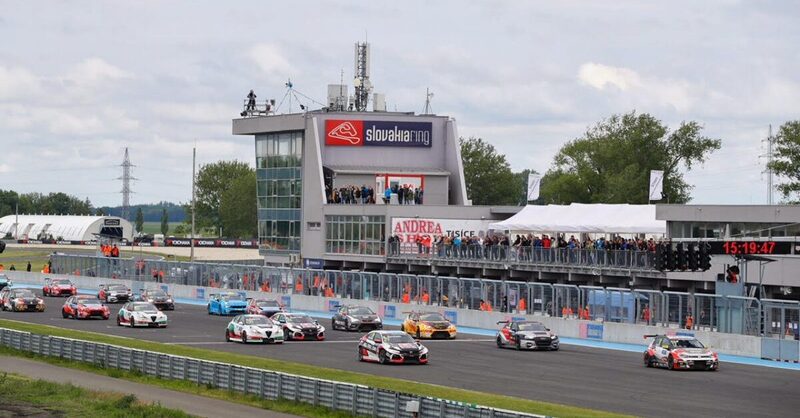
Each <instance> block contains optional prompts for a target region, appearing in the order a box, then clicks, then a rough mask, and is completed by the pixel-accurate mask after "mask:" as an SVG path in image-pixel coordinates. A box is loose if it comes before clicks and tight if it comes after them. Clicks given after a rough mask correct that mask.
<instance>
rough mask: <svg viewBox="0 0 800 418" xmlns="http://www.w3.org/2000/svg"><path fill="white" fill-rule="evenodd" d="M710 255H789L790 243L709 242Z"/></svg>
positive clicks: (790, 251) (790, 250)
mask: <svg viewBox="0 0 800 418" xmlns="http://www.w3.org/2000/svg"><path fill="white" fill-rule="evenodd" d="M709 244H710V245H711V251H710V252H711V254H727V255H774V254H791V253H792V243H791V242H785V241H711V242H709Z"/></svg>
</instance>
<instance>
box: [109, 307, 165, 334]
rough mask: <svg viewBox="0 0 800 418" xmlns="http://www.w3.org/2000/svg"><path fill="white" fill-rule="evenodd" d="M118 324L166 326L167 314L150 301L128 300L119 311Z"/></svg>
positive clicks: (133, 326)
mask: <svg viewBox="0 0 800 418" xmlns="http://www.w3.org/2000/svg"><path fill="white" fill-rule="evenodd" d="M117 325H119V326H128V327H131V328H135V327H159V328H166V326H167V315H166V314H165V313H164V312H161V311H159V310H158V308H156V306H155V305H153V304H152V303H150V302H128V303H126V304H124V305H122V308H120V310H119V312H118V313H117Z"/></svg>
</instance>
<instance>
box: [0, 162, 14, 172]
mask: <svg viewBox="0 0 800 418" xmlns="http://www.w3.org/2000/svg"><path fill="white" fill-rule="evenodd" d="M10 172H11V166H10V165H8V164H5V163H4V164H0V173H10Z"/></svg>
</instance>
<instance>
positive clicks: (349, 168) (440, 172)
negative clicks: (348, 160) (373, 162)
mask: <svg viewBox="0 0 800 418" xmlns="http://www.w3.org/2000/svg"><path fill="white" fill-rule="evenodd" d="M325 167H327V168H329V169H331V170H333V171H335V172H337V173H341V174H375V175H378V174H381V175H387V174H388V175H392V174H409V175H411V174H414V175H425V176H449V175H450V172H449V171H447V170H444V169H441V168H432V167H386V166H374V167H373V166H359V165H336V166H328V165H326V166H325Z"/></svg>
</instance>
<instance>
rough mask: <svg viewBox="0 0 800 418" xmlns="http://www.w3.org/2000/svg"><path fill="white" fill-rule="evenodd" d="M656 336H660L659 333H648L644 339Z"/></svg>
mask: <svg viewBox="0 0 800 418" xmlns="http://www.w3.org/2000/svg"><path fill="white" fill-rule="evenodd" d="M655 337H658V334H646V335H645V336H644V339H645V340H646V339H648V338H655Z"/></svg>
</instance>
